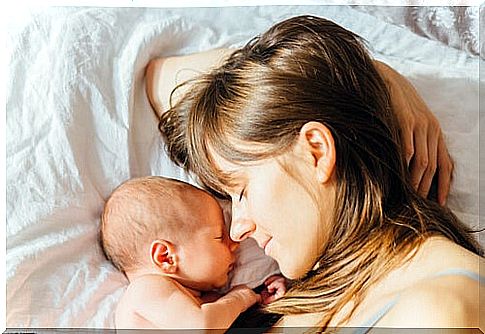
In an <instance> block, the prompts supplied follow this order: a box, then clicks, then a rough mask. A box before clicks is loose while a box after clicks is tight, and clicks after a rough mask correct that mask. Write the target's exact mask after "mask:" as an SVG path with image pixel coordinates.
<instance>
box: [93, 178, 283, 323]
mask: <svg viewBox="0 0 485 334" xmlns="http://www.w3.org/2000/svg"><path fill="white" fill-rule="evenodd" d="M101 242H102V246H103V250H104V251H105V254H106V256H107V257H108V259H110V260H111V261H112V263H113V264H114V265H115V266H116V267H117V268H118V269H119V270H121V271H122V272H124V273H125V274H126V276H127V277H128V280H129V282H130V284H129V286H128V288H127V290H126V291H125V293H124V295H123V297H122V298H121V300H120V302H119V304H118V307H117V310H116V315H115V324H116V327H117V328H207V329H209V328H217V329H227V328H229V327H230V325H231V324H232V323H233V322H234V320H235V319H236V318H237V317H238V316H239V314H240V313H242V312H243V311H245V310H246V309H248V308H249V307H250V306H252V305H253V304H255V303H258V302H261V303H263V304H265V303H269V302H271V301H273V300H275V299H277V298H279V297H281V296H282V295H283V294H284V292H285V290H286V287H285V284H284V278H282V277H280V276H271V277H270V278H268V279H267V280H266V281H265V285H266V289H265V290H264V291H263V292H262V293H261V295H260V294H257V293H255V292H253V291H252V290H251V289H249V288H248V287H245V286H237V287H234V288H233V289H232V290H230V291H229V292H228V293H227V294H225V295H223V296H220V295H218V294H217V293H215V292H213V290H216V289H219V288H221V287H223V286H224V285H225V284H226V282H227V280H228V274H229V272H230V271H231V269H232V268H233V266H234V263H235V257H234V251H235V250H236V248H237V247H238V244H237V243H235V242H233V241H232V240H231V239H230V237H229V235H228V233H227V230H226V228H225V225H224V219H223V213H222V210H221V208H220V206H219V204H218V202H217V201H216V200H215V199H214V198H213V197H212V196H211V195H209V194H208V193H206V192H205V191H203V190H200V189H197V188H195V187H193V186H191V185H189V184H187V183H184V182H181V181H176V180H172V179H166V178H162V177H143V178H137V179H132V180H129V181H127V182H125V183H123V184H122V185H120V186H119V187H118V188H117V189H115V191H114V192H113V193H112V194H111V196H110V198H109V199H108V201H107V202H106V205H105V208H104V211H103V214H102V217H101Z"/></svg>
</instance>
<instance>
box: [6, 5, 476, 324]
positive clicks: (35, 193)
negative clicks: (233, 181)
mask: <svg viewBox="0 0 485 334" xmlns="http://www.w3.org/2000/svg"><path fill="white" fill-rule="evenodd" d="M304 13H308V14H314V15H319V16H323V17H326V18H328V19H331V20H334V21H335V22H337V23H339V24H341V25H343V26H344V27H347V28H348V29H351V30H353V31H354V32H356V33H358V34H360V35H361V36H363V37H364V38H366V39H367V40H368V41H369V44H370V45H371V46H372V52H373V53H374V55H375V56H376V58H379V59H381V60H384V61H386V62H387V63H389V64H390V65H392V66H393V67H395V68H396V69H397V70H398V71H400V72H401V73H403V74H404V75H406V76H407V77H408V78H409V79H411V80H412V82H413V83H414V84H415V85H416V87H417V88H418V90H419V91H420V93H421V94H422V96H423V97H424V99H425V100H426V101H427V102H428V104H429V105H430V107H431V108H432V109H433V111H434V112H435V113H436V115H437V116H438V117H439V119H440V122H441V125H442V127H443V129H444V132H445V134H446V137H447V142H448V145H449V149H450V151H451V153H452V155H453V156H454V157H455V160H456V177H455V182H454V184H453V188H452V193H451V195H450V200H449V204H450V207H452V208H453V209H454V210H455V211H456V213H457V214H458V215H459V216H460V217H461V218H462V219H463V220H464V221H465V222H466V223H467V224H469V225H470V226H473V227H477V226H478V184H479V183H478V177H479V175H478V124H479V119H478V99H479V95H480V93H479V77H478V57H474V56H471V55H469V54H467V53H465V52H463V51H460V50H456V49H452V48H450V47H448V46H446V45H443V44H440V43H438V42H436V41H431V40H428V39H425V38H423V37H420V36H417V35H415V34H413V33H411V32H409V31H407V30H405V29H403V28H400V27H397V26H393V25H392V24H389V23H386V22H384V21H380V20H378V19H375V18H374V17H372V16H370V15H368V14H365V13H362V12H358V11H356V10H354V9H352V8H350V7H347V6H328V7H325V6H320V7H315V6H313V7H300V6H271V7H269V6H268V7H227V8H184V9H175V8H170V9H160V8H158V9H143V8H136V9H133V8H131V9H130V8H125V9H117V8H48V9H43V10H35V11H31V12H22V13H13V16H12V17H11V19H10V21H9V23H8V40H7V59H8V65H9V67H8V76H7V124H6V125H7V127H6V131H7V134H6V138H7V157H6V164H7V182H6V186H7V205H6V209H7V228H6V237H7V260H6V280H7V327H10V328H13V327H22V328H23V327H97V328H112V327H113V326H114V322H113V311H114V308H115V306H116V302H117V300H118V299H119V297H120V296H121V294H122V292H123V289H124V287H125V286H126V279H125V278H124V276H123V275H121V274H120V273H118V272H116V270H115V269H114V268H113V267H112V266H111V265H110V264H109V263H108V261H107V260H106V259H105V258H104V257H103V254H102V252H101V250H100V247H99V245H98V240H97V237H98V234H97V233H98V223H99V218H98V217H99V214H100V212H101V210H102V206H103V200H104V199H105V198H106V197H107V196H108V195H109V193H110V192H111V191H112V189H113V188H114V187H116V186H117V185H118V184H119V183H120V182H122V181H124V180H126V179H128V178H131V177H136V176H142V175H149V174H156V175H164V176H171V177H176V178H180V179H183V180H187V181H190V180H189V179H188V178H187V176H186V175H185V174H184V173H183V171H181V170H180V169H179V168H177V167H175V166H174V165H173V164H172V163H171V162H170V161H169V160H168V159H167V157H166V155H165V153H164V152H163V149H162V148H163V145H162V143H161V140H160V138H159V135H158V133H157V128H156V122H155V120H154V116H153V115H152V112H151V110H150V108H149V106H148V104H147V100H146V97H145V94H144V84H143V77H144V67H145V66H146V64H147V62H148V61H149V60H150V59H151V58H153V57H156V56H170V55H178V54H187V53H192V52H197V51H203V50H208V49H213V48H217V47H230V46H238V45H241V44H242V43H244V42H245V41H247V40H248V39H249V38H251V37H252V36H254V35H256V34H258V33H261V32H263V31H264V30H265V29H267V28H268V27H269V26H271V25H272V24H273V23H275V22H277V21H280V20H281V19H283V18H286V17H289V16H293V15H298V14H304ZM245 248H246V251H245V252H244V254H243V255H242V258H241V265H240V270H239V271H238V272H236V274H235V277H234V283H236V282H237V283H241V282H245V281H247V282H249V283H250V284H251V285H252V286H255V285H257V284H259V283H260V282H261V279H262V278H264V276H265V275H267V274H269V273H271V272H274V271H275V270H276V269H277V268H276V266H275V264H274V262H272V261H269V260H268V259H265V258H263V257H261V256H260V253H258V249H257V247H255V245H254V243H253V244H247V245H246V246H245Z"/></svg>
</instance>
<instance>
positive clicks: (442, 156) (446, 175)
mask: <svg viewBox="0 0 485 334" xmlns="http://www.w3.org/2000/svg"><path fill="white" fill-rule="evenodd" d="M437 153H438V158H437V160H438V167H437V168H438V203H439V204H440V205H441V206H444V205H446V200H447V198H448V193H449V192H450V185H451V180H452V178H453V161H452V160H451V157H450V155H449V153H448V150H447V148H446V144H445V141H444V138H443V135H442V134H440V138H439V141H438V152H437Z"/></svg>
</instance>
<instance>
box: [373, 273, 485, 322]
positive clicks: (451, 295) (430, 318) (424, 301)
mask: <svg viewBox="0 0 485 334" xmlns="http://www.w3.org/2000/svg"><path fill="white" fill-rule="evenodd" d="M484 302H485V299H484V296H480V282H479V281H478V280H475V279H474V278H472V277H470V276H468V275H459V274H451V275H445V276H437V277H433V278H429V279H427V280H424V281H422V282H419V283H417V284H415V285H413V286H410V287H409V288H407V289H406V290H404V291H402V292H401V293H400V295H399V297H398V299H397V302H396V304H395V305H394V307H393V308H392V309H391V310H390V312H389V313H388V314H387V315H386V316H385V317H384V318H383V319H382V320H381V321H380V322H379V323H378V324H377V326H379V327H380V326H383V327H386V326H392V327H411V328H420V327H421V328H422V327H428V328H433V327H440V328H446V327H478V325H479V305H480V304H482V305H483V303H484Z"/></svg>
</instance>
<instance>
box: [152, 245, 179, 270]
mask: <svg viewBox="0 0 485 334" xmlns="http://www.w3.org/2000/svg"><path fill="white" fill-rule="evenodd" d="M176 257H177V255H176V254H175V248H174V247H173V245H172V244H171V243H170V242H169V241H166V240H155V241H153V242H152V244H151V246H150V259H151V262H152V263H153V264H154V265H155V266H157V267H158V268H159V269H160V270H162V271H163V272H164V273H165V274H174V273H175V272H176V271H177V259H176Z"/></svg>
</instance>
